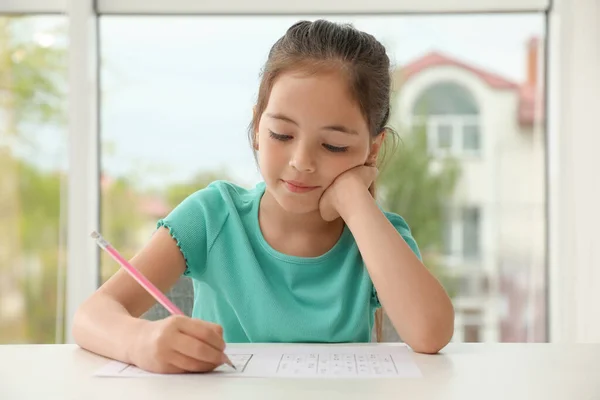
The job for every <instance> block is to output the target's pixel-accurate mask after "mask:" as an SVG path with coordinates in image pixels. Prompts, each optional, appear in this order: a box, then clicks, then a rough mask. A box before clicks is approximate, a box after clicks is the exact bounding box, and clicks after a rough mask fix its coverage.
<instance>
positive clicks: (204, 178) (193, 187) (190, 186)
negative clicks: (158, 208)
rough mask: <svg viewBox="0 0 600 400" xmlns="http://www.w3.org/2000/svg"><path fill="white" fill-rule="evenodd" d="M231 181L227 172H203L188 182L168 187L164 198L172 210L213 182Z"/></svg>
mask: <svg viewBox="0 0 600 400" xmlns="http://www.w3.org/2000/svg"><path fill="white" fill-rule="evenodd" d="M220 179H223V180H229V177H228V174H227V172H225V171H208V172H207V171H202V172H199V173H197V174H196V175H195V176H194V177H193V178H192V179H190V180H189V181H188V182H183V183H176V184H173V185H170V186H169V187H167V188H166V189H165V191H164V196H165V199H166V201H167V203H168V204H169V206H170V207H171V208H174V207H176V206H177V204H179V203H181V202H182V201H183V200H184V199H185V198H186V197H188V196H189V195H190V194H192V193H194V192H195V191H197V190H200V189H203V188H205V187H206V186H208V185H209V184H210V183H211V182H213V181H216V180H220Z"/></svg>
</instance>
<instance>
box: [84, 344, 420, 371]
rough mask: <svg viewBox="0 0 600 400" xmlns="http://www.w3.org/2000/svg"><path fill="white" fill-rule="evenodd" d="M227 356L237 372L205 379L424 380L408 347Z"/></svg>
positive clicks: (233, 351) (291, 348)
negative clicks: (217, 377)
mask: <svg viewBox="0 0 600 400" xmlns="http://www.w3.org/2000/svg"><path fill="white" fill-rule="evenodd" d="M225 352H226V353H227V355H228V356H229V358H230V359H231V361H232V362H233V364H234V365H235V366H236V368H237V371H235V370H234V369H233V368H231V367H229V366H228V365H222V366H220V367H219V368H217V369H215V370H214V371H212V372H209V373H205V374H203V375H210V376H219V377H249V378H250V377H257V378H328V379H331V378H334V379H335V378H419V377H422V374H421V371H420V370H419V368H418V367H417V365H416V364H415V362H414V361H413V359H412V354H411V351H410V350H409V348H408V347H407V346H405V345H393V346H386V345H373V346H368V345H367V346H365V345H355V346H352V345H273V346H235V345H229V346H228V348H227V350H226V351H225ZM94 375H95V376H104V377H127V378H132V377H151V376H158V377H161V376H162V377H165V376H171V375H161V374H153V373H150V372H146V371H144V370H141V369H139V368H137V367H134V366H132V365H128V364H124V363H121V362H118V361H111V362H109V363H108V364H106V365H105V366H104V367H102V368H101V369H100V370H98V371H97V372H96V373H95V374H94ZM188 375H189V374H188Z"/></svg>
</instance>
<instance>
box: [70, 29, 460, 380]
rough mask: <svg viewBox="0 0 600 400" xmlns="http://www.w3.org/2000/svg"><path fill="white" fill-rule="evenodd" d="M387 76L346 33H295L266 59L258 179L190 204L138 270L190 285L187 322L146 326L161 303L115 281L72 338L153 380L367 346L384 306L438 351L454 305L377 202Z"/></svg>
mask: <svg viewBox="0 0 600 400" xmlns="http://www.w3.org/2000/svg"><path fill="white" fill-rule="evenodd" d="M389 64H390V63H389V59H388V56H387V55H386V52H385V48H384V47H383V46H382V45H381V44H380V43H379V42H378V41H377V40H376V39H375V38H374V37H373V36H371V35H369V34H366V33H364V32H360V31H358V30H356V29H354V28H353V27H352V26H348V25H338V24H334V23H331V22H327V21H322V20H320V21H315V22H308V21H302V22H298V23H296V24H295V25H293V26H292V27H290V28H289V30H288V31H287V32H286V34H285V35H284V36H283V37H281V38H280V39H279V40H278V41H277V42H276V43H275V44H274V46H273V47H272V49H271V51H270V53H269V57H268V60H267V62H266V65H265V67H264V70H263V74H262V81H261V84H260V88H259V93H258V100H257V102H256V105H255V108H254V117H253V119H252V123H251V125H250V130H249V135H250V141H251V143H252V146H253V148H254V150H255V154H256V155H257V161H258V165H259V168H260V171H261V174H262V176H263V178H264V182H262V183H260V184H258V185H257V186H256V187H254V188H253V189H249V190H248V189H244V188H242V187H239V186H237V185H234V184H232V183H228V182H224V181H217V182H214V183H212V184H211V185H209V186H208V187H206V188H205V189H202V190H199V191H198V192H196V193H194V194H192V195H191V196H189V197H188V198H187V199H186V200H184V201H183V202H182V203H181V204H180V205H178V206H177V207H176V208H175V209H174V210H173V211H172V212H171V213H170V214H169V215H168V216H167V217H166V218H165V219H163V220H160V221H159V222H158V229H157V231H156V232H155V234H154V235H153V237H152V238H151V240H150V241H149V243H148V244H147V245H146V246H145V247H144V248H143V249H142V250H141V252H140V253H139V254H137V255H136V256H135V257H134V258H133V259H132V261H131V262H132V264H133V265H134V266H135V267H136V268H138V269H139V270H140V271H141V272H142V273H143V274H144V275H145V276H146V277H147V278H148V279H149V280H150V281H152V282H153V283H154V284H155V285H156V286H157V287H158V288H159V289H161V290H162V291H165V292H166V291H168V290H169V288H170V287H171V286H172V285H173V284H174V283H175V282H176V281H177V280H178V278H179V277H180V275H181V274H185V275H187V276H190V277H191V278H192V280H193V285H194V310H193V318H188V317H181V316H173V317H169V318H166V319H164V320H161V321H154V322H151V321H147V320H142V319H140V318H139V317H140V316H141V315H142V314H143V313H144V312H145V311H146V310H148V309H149V308H150V307H151V306H152V305H153V303H154V299H153V298H152V297H151V296H150V295H149V294H148V293H146V292H145V291H144V289H143V288H142V287H141V286H140V285H138V284H137V283H136V282H135V281H134V280H133V279H132V278H130V276H129V275H128V274H127V273H126V272H125V271H124V270H119V271H118V272H117V273H116V274H115V275H114V276H113V277H112V278H111V279H110V280H109V281H107V282H106V283H105V284H104V285H103V286H102V287H101V288H99V289H98V291H97V292H96V293H95V294H94V295H92V296H91V297H90V298H89V299H88V300H87V301H86V302H85V303H84V304H83V305H82V306H81V307H80V309H79V310H78V312H77V315H76V317H75V321H74V326H73V335H74V337H75V340H76V342H77V343H78V344H79V345H80V346H82V347H83V348H86V349H88V350H90V351H92V352H95V353H98V354H101V355H104V356H107V357H110V358H113V359H117V360H121V361H123V362H127V363H131V364H135V365H137V366H138V367H140V368H143V369H146V370H148V371H153V372H161V373H175V372H185V371H209V370H212V369H214V368H215V367H216V366H218V365H220V364H222V363H223V360H224V356H225V354H224V349H225V342H234V343H240V342H304V343H306V342H331V343H334V342H368V341H370V340H371V332H372V329H373V324H374V320H375V311H376V310H377V309H378V308H380V307H381V306H382V305H383V306H384V307H385V309H386V312H387V314H388V316H389V318H390V320H391V322H392V324H393V326H394V328H395V329H396V331H397V332H398V334H399V335H400V337H401V338H402V339H403V340H404V341H405V342H406V343H407V344H408V345H409V346H410V347H411V348H412V349H413V350H414V351H417V352H423V353H436V352H438V351H439V350H440V349H441V348H442V347H444V346H445V345H446V344H447V343H448V342H449V340H450V338H451V336H452V333H453V329H454V311H453V307H452V304H451V302H450V299H449V298H448V296H447V294H446V293H445V291H444V289H443V288H442V286H441V285H440V284H439V282H438V281H437V280H436V279H435V278H434V277H433V276H432V275H431V274H430V273H429V271H428V270H427V268H426V267H425V266H424V265H423V264H422V263H421V257H420V254H419V250H418V248H417V244H416V243H415V241H414V239H413V238H412V237H411V232H410V229H409V227H408V226H407V224H406V222H405V221H404V220H403V219H402V218H401V217H400V216H398V215H396V214H392V213H387V212H383V211H381V210H380V208H379V207H378V205H377V203H376V202H375V200H374V198H373V196H372V194H371V193H373V181H374V179H375V177H376V175H377V170H376V168H375V167H374V165H375V163H376V161H377V155H378V153H379V148H380V146H381V144H382V141H383V138H384V136H385V134H386V124H387V121H388V118H389V113H390V112H389V110H390V71H389V69H390V65H389ZM398 179H403V177H402V175H399V176H398ZM380 324H381V320H380V319H379V318H378V325H379V326H378V327H377V328H378V329H377V331H378V333H379V334H380V332H381V329H380Z"/></svg>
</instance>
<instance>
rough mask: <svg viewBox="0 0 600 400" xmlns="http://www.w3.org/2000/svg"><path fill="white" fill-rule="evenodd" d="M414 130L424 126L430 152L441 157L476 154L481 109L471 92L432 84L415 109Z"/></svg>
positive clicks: (444, 83) (453, 84)
mask: <svg viewBox="0 0 600 400" xmlns="http://www.w3.org/2000/svg"><path fill="white" fill-rule="evenodd" d="M412 115H413V128H414V127H425V129H427V138H428V144H429V149H430V151H432V152H433V153H434V154H437V155H439V156H444V155H454V156H459V157H460V156H463V155H477V154H478V153H479V151H480V148H481V137H480V126H479V107H478V105H477V102H476V100H475V98H474V97H473V95H472V94H471V93H470V91H469V90H467V89H466V88H464V87H463V86H462V85H459V84H457V83H454V82H439V83H436V84H434V85H431V86H430V87H428V88H427V89H425V90H424V91H423V93H422V94H421V95H420V96H419V97H418V98H417V100H416V102H415V104H414V106H413V111H412Z"/></svg>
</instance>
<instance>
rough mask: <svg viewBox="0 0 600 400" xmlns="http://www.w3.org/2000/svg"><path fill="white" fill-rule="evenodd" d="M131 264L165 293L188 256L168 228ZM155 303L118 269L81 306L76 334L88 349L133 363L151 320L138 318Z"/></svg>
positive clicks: (74, 332)
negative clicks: (137, 341) (139, 338)
mask: <svg viewBox="0 0 600 400" xmlns="http://www.w3.org/2000/svg"><path fill="white" fill-rule="evenodd" d="M131 264H132V265H133V266H134V267H135V268H137V269H138V270H139V271H140V272H141V273H142V274H143V275H144V276H145V277H146V278H148V279H149V280H150V281H151V282H152V283H153V284H154V285H156V287H157V288H158V289H160V290H161V291H162V292H166V291H167V290H169V288H170V287H171V286H173V285H174V284H175V283H176V282H177V280H178V279H179V277H180V276H181V274H182V273H183V271H184V270H185V259H184V258H183V255H182V254H181V252H180V251H179V248H178V247H177V244H176V243H175V241H174V240H173V239H172V238H171V236H170V235H169V231H168V229H166V228H161V229H159V230H158V231H156V232H155V233H154V235H153V236H152V238H151V239H150V242H149V243H148V244H147V245H146V246H145V247H144V248H143V249H142V250H141V251H140V253H139V254H137V255H136V256H135V257H134V258H133V259H132V260H131ZM154 303H155V300H154V298H153V297H152V296H151V295H150V294H148V292H146V291H145V290H144V289H143V288H142V287H141V286H140V285H139V284H138V283H137V282H136V281H135V280H134V279H133V278H132V277H131V276H129V274H128V273H127V272H126V271H125V270H124V269H119V271H117V273H116V274H115V275H114V276H112V277H111V278H110V279H109V280H108V281H106V283H104V285H102V286H101V287H100V288H99V289H98V290H97V291H96V292H95V293H94V294H93V295H92V296H90V298H88V299H87V300H86V301H85V302H84V303H83V304H82V305H81V306H80V307H79V309H78V310H77V312H76V314H75V318H74V321H73V327H72V332H73V337H74V339H75V341H76V343H77V344H78V345H80V346H81V347H83V348H85V349H87V350H90V351H92V352H94V353H97V354H101V355H104V356H106V357H110V358H113V359H117V360H120V361H123V362H127V363H131V360H130V352H129V350H130V349H131V348H132V346H131V345H132V344H133V343H134V341H135V338H136V337H137V336H138V334H139V333H140V332H141V331H142V330H143V329H144V327H146V326H147V324H148V323H149V321H145V320H141V319H139V318H138V317H139V316H141V315H142V314H143V313H144V312H146V311H147V310H148V309H149V308H150V307H151V306H152V305H153V304H154Z"/></svg>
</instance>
